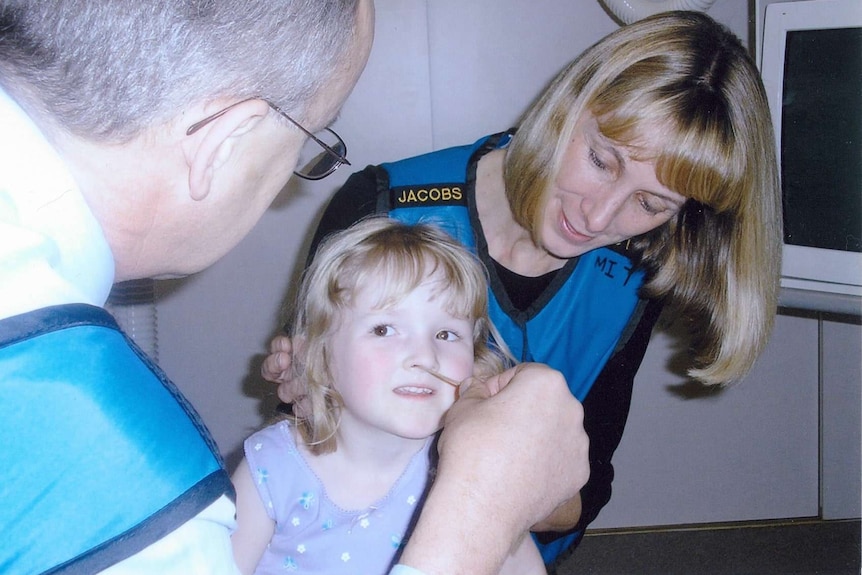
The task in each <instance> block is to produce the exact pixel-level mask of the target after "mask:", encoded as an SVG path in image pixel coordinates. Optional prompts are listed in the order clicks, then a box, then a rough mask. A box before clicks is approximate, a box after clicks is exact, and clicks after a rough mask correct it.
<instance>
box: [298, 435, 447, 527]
mask: <svg viewBox="0 0 862 575" xmlns="http://www.w3.org/2000/svg"><path fill="white" fill-rule="evenodd" d="M347 427H348V428H347V429H345V428H344V426H340V427H339V430H338V432H337V435H336V442H337V446H338V447H337V449H336V450H335V451H334V452H331V453H326V454H324V455H312V454H311V453H310V452H309V451H308V450H307V449H306V448H304V447H302V448H301V449H302V452H303V454H304V456H305V459H306V461H307V462H308V465H309V467H311V469H312V470H313V471H314V472H315V474H317V476H318V478H320V480H321V482H322V483H323V485H324V486H325V487H326V493H327V496H328V497H329V499H330V500H331V501H332V502H333V503H335V504H336V505H338V506H339V507H341V508H342V509H346V510H357V511H359V510H365V509H367V508H368V507H371V506H373V505H374V504H375V503H376V502H378V501H380V500H381V499H383V498H384V497H386V495H387V494H388V493H389V491H390V490H391V489H392V486H393V485H394V484H395V482H396V481H398V479H399V478H400V477H401V476H402V475H403V474H404V471H405V470H406V469H407V466H408V465H409V464H410V462H411V461H412V459H413V457H414V456H415V455H416V454H417V453H418V452H420V451H421V450H422V449H423V448H424V447H425V446H426V445H427V444H428V443H429V442H430V441H431V438H425V439H405V438H401V437H395V436H393V435H391V434H389V433H385V432H379V433H367V432H364V431H360V430H358V429H350V426H349V424H348V426H347Z"/></svg>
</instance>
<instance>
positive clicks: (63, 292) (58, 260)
mask: <svg viewBox="0 0 862 575" xmlns="http://www.w3.org/2000/svg"><path fill="white" fill-rule="evenodd" d="M113 278H114V259H113V256H112V254H111V251H110V248H109V246H108V243H107V241H106V240H105V236H104V234H103V233H102V229H101V227H100V226H99V224H98V222H97V221H96V218H95V217H94V216H93V214H92V212H91V211H90V209H89V207H88V206H87V204H86V202H85V200H84V197H83V195H82V194H81V192H80V190H79V189H78V186H77V184H76V183H75V181H74V180H73V179H72V176H71V174H70V173H69V171H68V169H67V168H66V166H65V164H64V163H63V160H62V159H61V158H60V157H59V156H58V155H57V153H56V151H55V150H54V148H53V147H52V146H51V145H50V144H49V143H48V141H47V140H46V139H45V138H44V136H43V135H42V133H41V132H40V131H39V130H38V128H37V127H36V126H35V125H34V124H33V122H32V121H31V120H30V118H29V117H28V116H27V115H26V114H25V113H24V112H23V110H21V108H20V107H19V106H18V105H17V104H16V103H15V102H14V101H13V100H12V99H11V98H10V97H9V96H8V95H7V94H6V93H5V92H4V91H3V90H0V318H4V317H9V316H11V315H16V314H19V313H24V312H27V311H31V310H33V309H37V308H40V307H45V306H48V305H57V304H65V303H89V304H93V305H102V304H104V302H105V300H106V299H107V296H108V293H109V292H110V289H111V284H112V283H113Z"/></svg>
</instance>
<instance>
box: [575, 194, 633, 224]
mask: <svg viewBox="0 0 862 575" xmlns="http://www.w3.org/2000/svg"><path fill="white" fill-rule="evenodd" d="M624 201H625V198H624V197H623V195H622V194H620V193H617V192H616V191H615V190H605V191H602V192H600V193H597V194H595V195H593V196H590V197H586V198H584V200H583V201H582V202H581V205H582V206H583V208H582V209H583V212H584V225H585V226H586V228H587V229H586V230H585V231H586V232H587V233H590V234H597V233H600V232H603V231H604V230H606V229H607V228H608V226H610V225H611V222H613V221H614V218H616V216H617V214H618V213H619V211H620V208H621V207H622V205H623V203H624Z"/></svg>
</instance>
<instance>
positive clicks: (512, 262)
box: [262, 12, 782, 562]
mask: <svg viewBox="0 0 862 575" xmlns="http://www.w3.org/2000/svg"><path fill="white" fill-rule="evenodd" d="M771 130H772V128H771V121H770V116H769V109H768V105H767V101H766V97H765V94H764V90H763V86H762V84H761V82H760V78H759V74H758V71H757V68H756V66H755V64H754V62H753V61H752V60H751V58H750V57H749V55H748V53H747V51H746V50H745V48H744V47H743V45H742V44H741V43H740V41H739V40H738V38H736V37H735V36H734V35H733V34H732V33H731V32H729V31H728V30H727V29H726V28H724V27H723V26H721V25H720V24H718V23H716V22H715V21H714V20H712V19H711V18H710V17H708V16H706V15H704V14H701V13H696V12H666V13H662V14H658V15H656V16H652V17H649V18H646V19H644V20H641V21H639V22H636V23H634V24H630V25H628V26H624V27H622V28H620V29H618V30H617V31H615V32H613V33H612V34H610V35H608V36H607V37H605V38H604V39H602V40H601V41H599V42H598V43H597V44H595V45H594V46H592V47H591V48H589V49H588V50H586V51H585V52H584V53H583V54H582V55H581V56H580V57H578V58H577V59H575V60H574V61H573V62H572V63H571V64H570V65H569V66H568V67H567V68H565V69H564V70H563V71H562V72H561V73H560V74H559V75H558V76H557V78H556V79H554V80H553V81H552V82H551V84H550V85H549V86H548V87H547V89H546V90H545V91H544V92H543V93H542V94H541V95H540V96H539V97H538V99H537V100H536V101H535V103H534V104H533V105H532V106H531V108H530V109H529V110H528V111H527V113H526V114H525V116H524V117H523V119H522V121H521V122H520V124H519V126H518V127H517V128H516V129H513V130H509V131H507V132H503V133H500V134H495V135H492V136H488V137H485V138H482V139H480V140H479V141H477V142H476V143H474V144H471V145H467V146H462V147H458V148H451V149H447V150H441V151H438V152H433V153H431V154H426V155H424V156H419V157H417V158H410V159H407V160H401V161H398V162H392V163H386V164H382V165H380V166H369V167H368V168H366V169H365V170H363V171H361V172H358V173H356V174H354V175H353V176H352V177H351V178H350V179H349V180H348V181H347V182H346V184H345V185H344V187H343V188H342V189H341V190H340V191H339V192H338V193H337V194H336V195H335V196H334V198H333V199H332V201H331V202H330V204H329V206H328V208H327V210H326V213H325V215H324V217H323V219H322V221H321V223H320V226H319V228H318V230H317V234H316V237H315V245H316V243H317V242H318V241H319V240H320V239H321V238H323V237H324V236H326V235H327V234H328V233H330V232H331V231H333V230H337V229H341V228H344V227H346V226H348V225H349V224H350V223H351V222H352V221H354V220H355V219H356V218H357V217H361V216H362V215H364V214H368V213H388V214H389V215H390V216H391V217H394V218H398V219H401V220H403V221H407V222H420V221H422V222H427V221H430V222H435V223H438V224H439V225H441V226H442V227H444V228H445V229H446V230H447V231H449V232H450V233H451V234H452V235H454V236H455V237H457V238H458V239H459V240H460V241H462V242H463V243H464V244H465V245H468V246H470V247H471V248H472V249H474V250H475V251H476V253H477V255H478V256H479V258H480V259H481V260H482V261H483V262H484V263H485V265H486V266H487V268H488V269H489V272H490V274H489V294H490V315H491V319H492V321H493V322H494V324H495V326H496V328H497V329H498V330H499V331H500V333H501V335H502V338H503V340H504V341H505V343H506V344H507V345H508V347H509V349H510V350H511V352H512V353H513V355H514V356H515V357H516V358H517V359H518V360H520V361H536V362H542V363H546V364H548V365H550V366H551V367H553V368H554V369H557V370H560V371H561V372H562V373H563V374H564V375H565V376H566V379H567V382H568V385H569V388H570V390H571V392H572V394H573V395H574V396H575V397H576V398H577V399H578V400H579V401H581V402H582V403H583V407H584V412H585V421H584V427H585V430H586V431H587V434H588V435H589V438H590V479H589V482H588V483H587V485H586V486H585V487H584V488H583V489H582V490H581V491H580V494H579V495H578V496H576V497H575V498H574V499H572V500H570V501H569V502H568V504H566V505H564V506H562V507H560V508H559V509H558V510H557V511H556V512H555V513H554V514H553V515H552V516H551V517H548V518H547V519H546V520H545V521H543V522H540V523H539V524H537V525H535V526H534V532H535V536H536V538H537V540H538V541H539V542H540V543H541V548H542V552H543V555H544V557H545V559H546V561H547V562H551V561H552V560H553V559H554V558H555V557H557V556H558V555H559V553H560V552H562V551H563V550H565V549H567V548H572V547H573V546H574V545H576V544H577V542H578V541H579V540H580V537H581V536H582V534H583V531H584V529H585V528H586V526H587V525H588V524H589V523H590V522H591V521H592V520H593V519H595V517H596V516H597V514H598V512H599V510H600V509H601V508H602V507H603V506H604V505H605V504H606V503H607V502H608V500H609V499H610V495H611V481H612V479H613V473H614V471H613V466H612V465H611V458H612V456H613V453H614V451H615V450H616V448H617V446H618V445H619V441H620V439H621V437H622V433H623V429H624V427H625V422H626V418H627V416H628V410H629V405H630V402H631V394H632V385H633V380H634V376H635V373H636V372H637V369H638V367H639V365H640V363H641V360H642V358H643V355H644V352H645V349H646V346H647V343H648V341H649V337H650V334H651V331H652V329H653V326H654V325H655V322H656V320H657V318H658V316H659V313H660V311H661V310H662V308H663V307H666V306H668V305H672V306H674V309H675V310H676V309H679V310H681V313H684V314H685V317H686V318H687V319H689V320H690V321H691V322H692V323H693V324H694V322H703V323H705V325H706V328H705V329H701V330H699V332H698V333H697V334H695V335H696V341H695V342H694V343H695V346H694V347H695V351H696V354H695V357H693V361H692V368H691V370H690V372H689V373H690V375H691V376H692V377H693V378H696V379H698V380H700V381H701V382H704V383H707V384H723V383H728V382H732V381H736V380H738V379H740V378H741V377H743V376H744V375H745V373H746V372H747V371H748V370H749V369H750V368H751V366H752V364H753V363H754V361H755V359H756V358H757V356H758V354H759V353H760V352H761V351H762V349H763V347H764V346H765V344H766V342H767V339H768V336H769V333H770V330H771V327H772V323H773V318H774V314H775V311H776V305H777V294H778V286H779V284H778V278H779V273H780V271H779V270H780V253H781V252H780V248H781V237H782V233H781V215H780V199H779V184H778V170H777V165H776V154H775V149H774V143H773V142H774V140H773V135H772V132H771ZM290 350H291V342H290V340H289V338H286V337H280V338H276V339H275V340H274V341H273V343H272V347H271V352H272V353H271V355H270V356H269V357H268V358H267V360H266V362H265V363H264V366H263V370H262V372H263V375H264V377H265V378H267V379H270V380H272V381H278V382H280V386H279V395H280V397H281V398H282V399H283V400H285V401H289V402H293V403H294V407H295V409H297V410H300V411H301V410H302V409H304V402H303V401H302V397H301V393H297V390H296V389H295V387H294V385H293V382H292V380H291V377H290V373H289V371H288V370H286V368H287V367H288V366H289V365H290V361H291V359H290ZM525 457H529V454H525Z"/></svg>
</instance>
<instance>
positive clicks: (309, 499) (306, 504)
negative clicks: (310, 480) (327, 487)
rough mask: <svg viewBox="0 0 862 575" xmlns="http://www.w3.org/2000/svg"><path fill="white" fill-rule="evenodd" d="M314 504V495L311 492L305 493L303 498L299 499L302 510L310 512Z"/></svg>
mask: <svg viewBox="0 0 862 575" xmlns="http://www.w3.org/2000/svg"><path fill="white" fill-rule="evenodd" d="M312 503H314V493H312V492H311V491H306V492H304V493H303V494H302V497H300V498H299V504H300V505H302V508H303V509H305V510H308V509H309V508H310V507H311V504H312Z"/></svg>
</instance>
